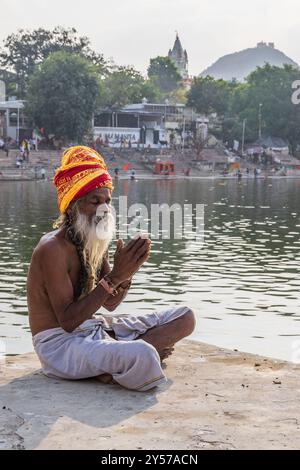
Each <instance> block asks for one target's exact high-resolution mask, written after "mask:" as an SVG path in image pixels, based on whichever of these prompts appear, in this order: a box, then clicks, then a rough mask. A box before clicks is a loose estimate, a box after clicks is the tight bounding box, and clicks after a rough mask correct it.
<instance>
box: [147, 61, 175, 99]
mask: <svg viewBox="0 0 300 470" xmlns="http://www.w3.org/2000/svg"><path fill="white" fill-rule="evenodd" d="M148 77H149V79H151V80H152V81H153V82H154V83H155V84H156V85H157V86H158V88H159V89H160V90H161V92H162V93H170V92H172V91H174V90H175V89H176V88H178V87H179V85H180V83H181V80H182V79H181V75H180V73H179V72H178V69H177V67H176V65H175V64H174V62H173V61H172V59H170V58H169V57H161V56H158V57H155V58H153V59H150V65H149V67H148Z"/></svg>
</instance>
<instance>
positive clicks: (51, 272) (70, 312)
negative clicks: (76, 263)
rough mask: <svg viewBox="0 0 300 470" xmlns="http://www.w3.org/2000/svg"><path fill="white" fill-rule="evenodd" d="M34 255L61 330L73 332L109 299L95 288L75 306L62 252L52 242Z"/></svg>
mask: <svg viewBox="0 0 300 470" xmlns="http://www.w3.org/2000/svg"><path fill="white" fill-rule="evenodd" d="M36 255H38V256H39V258H40V260H39V261H40V264H41V267H42V272H43V278H44V282H45V287H46V290H47V293H48V296H49V300H50V303H51V306H52V309H53V311H54V314H55V316H56V318H57V321H58V323H59V324H60V326H61V327H62V328H63V329H64V330H65V331H67V332H69V333H70V332H72V331H73V330H75V328H77V327H78V326H79V325H80V324H81V323H83V322H84V321H85V320H87V319H89V318H91V316H92V315H93V314H94V313H95V312H97V310H98V309H99V308H100V307H102V306H103V305H104V303H105V301H106V300H107V298H108V297H109V294H108V292H107V291H106V290H105V289H104V288H103V287H102V286H101V285H98V286H97V287H96V288H95V289H93V290H92V291H91V292H90V293H89V294H88V295H87V296H86V297H84V298H82V299H81V300H78V301H77V302H74V291H73V285H72V282H71V279H70V276H69V272H68V265H67V257H66V253H65V251H64V249H63V248H62V247H61V246H60V245H59V244H58V243H57V242H55V241H50V242H48V243H47V244H45V245H44V246H42V247H40V249H39V253H36Z"/></svg>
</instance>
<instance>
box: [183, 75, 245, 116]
mask: <svg viewBox="0 0 300 470" xmlns="http://www.w3.org/2000/svg"><path fill="white" fill-rule="evenodd" d="M235 86H236V85H235V84H233V83H228V82H225V80H215V79H214V78H213V77H196V78H194V80H193V83H192V86H191V89H190V91H189V93H188V105H189V106H192V107H193V108H195V109H196V111H197V112H199V113H203V114H207V115H209V114H211V113H217V114H219V115H223V116H224V115H225V114H226V113H228V111H229V108H230V99H231V94H232V90H233V89H234V88H235Z"/></svg>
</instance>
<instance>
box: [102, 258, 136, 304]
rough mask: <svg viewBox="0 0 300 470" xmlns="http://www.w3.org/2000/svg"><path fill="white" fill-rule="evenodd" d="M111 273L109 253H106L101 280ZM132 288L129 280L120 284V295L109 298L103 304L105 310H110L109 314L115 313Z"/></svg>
mask: <svg viewBox="0 0 300 470" xmlns="http://www.w3.org/2000/svg"><path fill="white" fill-rule="evenodd" d="M110 272H111V267H110V264H109V259H108V253H106V255H105V257H104V258H103V264H102V269H101V278H102V277H104V276H105V275H106V274H109V273H110ZM130 286H131V279H128V281H125V282H123V283H122V284H120V286H119V288H118V293H117V294H115V295H109V296H108V298H107V299H106V301H105V302H104V304H103V306H104V308H106V310H108V311H109V312H113V311H114V310H115V309H116V308H117V307H118V306H119V305H120V303H122V302H123V300H124V299H125V297H126V296H127V294H128V291H129V289H130Z"/></svg>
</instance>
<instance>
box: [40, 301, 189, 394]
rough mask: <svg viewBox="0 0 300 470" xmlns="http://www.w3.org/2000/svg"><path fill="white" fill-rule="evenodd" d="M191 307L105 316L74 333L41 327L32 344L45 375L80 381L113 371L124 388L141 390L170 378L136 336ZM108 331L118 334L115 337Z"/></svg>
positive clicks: (180, 314)
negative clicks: (42, 329)
mask: <svg viewBox="0 0 300 470" xmlns="http://www.w3.org/2000/svg"><path fill="white" fill-rule="evenodd" d="M188 311H190V309H189V308H188V307H174V308H169V309H166V310H162V311H158V312H150V313H146V314H143V315H142V314H141V315H120V316H113V315H111V316H108V317H105V316H103V315H101V316H99V317H97V318H95V319H91V320H87V321H85V322H84V323H82V324H81V325H80V326H79V327H78V328H76V329H75V330H74V331H73V332H72V333H67V332H66V331H65V330H63V328H51V329H50V330H46V331H42V332H41V333H38V334H36V335H35V336H34V337H33V345H34V349H35V351H36V353H37V355H38V357H39V359H40V362H41V365H42V369H43V372H44V373H45V374H46V375H47V376H50V377H60V378H63V379H69V380H78V379H85V378H89V377H96V376H98V375H102V374H110V375H112V377H113V379H114V381H115V382H117V383H119V384H120V385H122V386H123V387H126V388H128V389H131V390H137V391H141V392H143V391H146V390H149V389H151V388H153V387H155V386H157V385H159V384H161V383H163V382H165V381H166V377H165V375H164V373H163V370H162V368H161V362H160V357H159V354H158V352H157V350H156V349H155V348H154V347H153V346H152V345H151V344H149V343H147V342H145V341H143V340H141V339H136V338H138V337H139V336H140V335H142V334H144V333H146V331H148V330H149V329H151V328H154V327H156V326H160V325H164V324H167V323H170V322H171V321H173V320H176V319H177V318H179V317H181V316H182V315H184V314H185V313H187V312H188ZM108 331H113V332H114V335H115V339H114V338H112V337H111V336H110V335H109V334H108Z"/></svg>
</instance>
